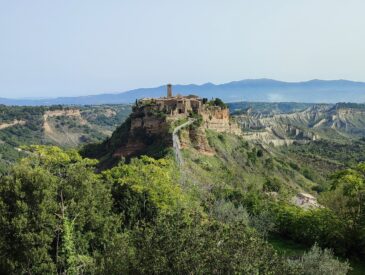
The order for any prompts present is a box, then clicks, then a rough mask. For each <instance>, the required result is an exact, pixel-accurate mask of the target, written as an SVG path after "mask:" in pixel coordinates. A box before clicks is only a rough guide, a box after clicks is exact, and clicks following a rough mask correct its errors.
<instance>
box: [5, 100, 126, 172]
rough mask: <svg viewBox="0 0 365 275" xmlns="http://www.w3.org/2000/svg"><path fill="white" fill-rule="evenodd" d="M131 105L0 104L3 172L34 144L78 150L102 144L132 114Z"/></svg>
mask: <svg viewBox="0 0 365 275" xmlns="http://www.w3.org/2000/svg"><path fill="white" fill-rule="evenodd" d="M130 110H131V107H130V106H129V105H103V106H82V107H81V106H80V107H76V106H70V107H67V106H58V105H57V106H50V107H17V106H12V107H10V106H4V105H0V173H1V172H2V171H4V169H5V166H8V164H9V163H12V162H14V161H15V160H16V159H18V158H19V157H20V156H24V153H23V152H22V150H21V147H22V146H24V145H33V144H48V145H58V146H61V147H77V146H79V145H81V144H85V143H88V142H97V141H101V140H103V139H104V138H106V137H107V136H109V135H110V134H111V133H112V132H113V131H114V129H115V128H116V127H117V126H118V125H119V124H121V123H122V122H123V121H124V120H125V118H126V117H127V116H128V115H129V113H130Z"/></svg>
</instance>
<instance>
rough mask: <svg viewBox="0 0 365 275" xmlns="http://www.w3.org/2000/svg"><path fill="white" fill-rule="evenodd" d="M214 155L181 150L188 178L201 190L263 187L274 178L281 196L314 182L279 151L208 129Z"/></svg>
mask: <svg viewBox="0 0 365 275" xmlns="http://www.w3.org/2000/svg"><path fill="white" fill-rule="evenodd" d="M207 136H208V140H209V144H210V146H211V147H212V148H214V150H215V152H216V154H215V155H214V156H209V155H203V154H201V153H200V152H198V151H197V150H195V149H192V148H188V149H185V150H183V155H184V159H185V163H184V166H183V168H182V169H183V172H184V174H185V177H186V180H187V182H189V183H191V184H194V185H196V186H200V188H199V189H200V190H210V189H212V188H223V189H224V188H236V189H239V190H243V191H245V190H252V189H256V190H262V186H263V184H264V183H265V182H266V181H267V180H273V179H276V180H277V181H278V182H279V183H280V185H281V186H282V188H281V191H280V193H281V195H282V196H284V197H285V196H291V195H293V194H296V193H297V192H300V191H303V190H304V191H310V190H311V188H312V186H314V185H315V183H314V182H312V181H311V180H309V179H307V178H306V177H305V176H303V174H302V173H301V172H300V171H299V170H296V169H294V168H293V167H292V166H291V165H290V164H289V163H288V162H287V161H286V159H285V155H282V154H280V152H276V151H272V152H268V151H264V149H262V148H261V147H260V146H259V145H254V144H250V143H248V142H246V141H244V140H243V139H242V138H240V137H238V136H235V135H230V134H218V133H216V132H213V131H207Z"/></svg>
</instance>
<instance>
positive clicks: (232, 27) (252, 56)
mask: <svg viewBox="0 0 365 275" xmlns="http://www.w3.org/2000/svg"><path fill="white" fill-rule="evenodd" d="M364 11H365V1H363V0H346V1H345V0H294V1H293V0H255V1H253V0H228V1H222V0H184V1H176V0H154V1H151V0H103V1H100V0H52V1H49V0H43V1H41V0H32V1H29V0H0V97H12V98H18V97H56V96H76V95H88V94H98V93H104V92H121V91H125V90H128V89H132V88H139V87H151V86H158V85H160V84H164V83H167V82H172V83H180V84H188V83H197V84H199V83H205V82H214V83H222V82H228V81H232V80H240V79H246V78H274V79H279V80H286V81H300V80H308V79H313V78H320V79H351V80H358V81H365V74H364V68H365V51H364V49H365V35H364V26H365V16H364Z"/></svg>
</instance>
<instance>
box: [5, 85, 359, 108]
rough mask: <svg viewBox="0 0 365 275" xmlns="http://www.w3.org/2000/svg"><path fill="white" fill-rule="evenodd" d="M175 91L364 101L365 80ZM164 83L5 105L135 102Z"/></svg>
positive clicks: (156, 93)
mask: <svg viewBox="0 0 365 275" xmlns="http://www.w3.org/2000/svg"><path fill="white" fill-rule="evenodd" d="M174 90H175V92H177V93H179V94H182V95H188V94H190V93H193V94H196V95H198V96H200V97H202V98H203V97H206V98H216V97H218V98H221V99H222V100H223V101H225V102H235V101H242V100H245V101H266V102H283V101H286V102H307V103H336V102H356V103H362V102H365V83H363V82H354V81H348V80H328V81H327V80H311V81H305V82H283V81H277V80H271V79H252V80H251V79H248V80H241V81H233V82H229V83H224V84H217V85H216V84H212V83H206V84H203V85H195V84H190V85H174ZM164 94H165V86H160V87H155V88H141V89H135V90H130V91H126V92H123V93H116V94H100V95H90V96H80V97H59V98H50V99H43V100H27V99H5V98H0V104H6V105H55V104H65V105H84V104H94V105H98V104H119V103H134V102H135V100H136V99H137V98H144V97H156V98H157V97H161V96H163V95H164Z"/></svg>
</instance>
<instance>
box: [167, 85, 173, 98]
mask: <svg viewBox="0 0 365 275" xmlns="http://www.w3.org/2000/svg"><path fill="white" fill-rule="evenodd" d="M167 97H172V85H171V84H167Z"/></svg>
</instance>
